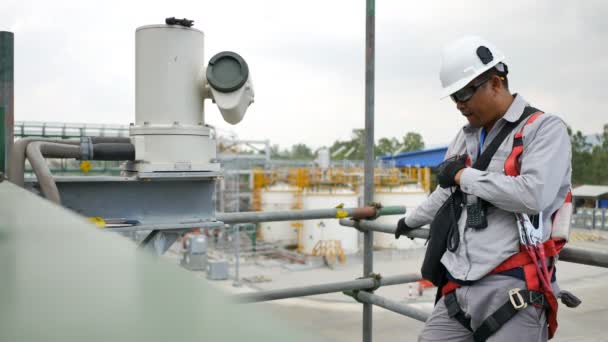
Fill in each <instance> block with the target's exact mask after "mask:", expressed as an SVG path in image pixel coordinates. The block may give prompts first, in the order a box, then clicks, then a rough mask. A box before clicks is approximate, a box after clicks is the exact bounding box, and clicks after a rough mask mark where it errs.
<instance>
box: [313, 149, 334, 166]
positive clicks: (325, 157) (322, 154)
mask: <svg viewBox="0 0 608 342" xmlns="http://www.w3.org/2000/svg"><path fill="white" fill-rule="evenodd" d="M316 162H317V165H319V167H320V168H322V169H328V168H329V165H330V164H331V158H330V155H329V149H328V148H322V149H320V150H319V152H318V153H317V160H316Z"/></svg>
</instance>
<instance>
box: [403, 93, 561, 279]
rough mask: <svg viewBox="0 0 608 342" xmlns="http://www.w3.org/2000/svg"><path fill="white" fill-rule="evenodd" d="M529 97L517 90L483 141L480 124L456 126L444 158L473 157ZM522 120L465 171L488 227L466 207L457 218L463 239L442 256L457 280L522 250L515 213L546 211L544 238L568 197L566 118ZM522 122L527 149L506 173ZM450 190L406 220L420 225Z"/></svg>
mask: <svg viewBox="0 0 608 342" xmlns="http://www.w3.org/2000/svg"><path fill="white" fill-rule="evenodd" d="M527 105H528V103H527V102H526V101H525V100H524V98H523V97H522V96H521V95H516V96H515V99H514V101H513V103H512V104H511V106H510V107H509V109H508V110H507V112H506V113H505V114H504V115H503V117H502V118H501V119H499V120H498V121H497V122H496V123H495V124H494V126H493V127H492V129H491V130H490V132H487V137H486V139H485V141H486V143H485V144H484V146H482V147H481V149H480V147H479V137H480V134H481V129H480V128H474V127H471V126H469V125H467V126H464V127H463V128H462V130H460V131H459V132H458V135H457V136H456V138H455V139H454V140H453V141H452V143H451V144H450V146H449V147H448V151H447V153H446V158H448V157H451V156H453V155H459V154H464V153H467V154H468V155H469V157H470V158H471V162H472V163H475V160H476V159H477V158H478V153H479V151H482V152H483V150H484V147H485V146H487V145H489V143H490V142H491V141H492V140H493V139H494V137H495V136H496V135H497V134H498V132H500V130H501V129H502V127H503V126H504V125H505V124H506V123H507V122H515V121H517V120H518V119H519V117H520V116H521V115H522V114H523V111H524V108H525V107H526V106H527ZM525 121H526V120H523V122H521V123H520V124H519V125H518V127H516V128H515V129H514V130H513V131H512V132H511V134H510V135H509V136H508V137H507V138H506V139H505V140H504V141H503V142H502V144H501V146H500V147H499V148H498V150H497V152H496V153H495V154H494V156H493V158H492V160H491V162H490V165H489V166H488V168H487V170H485V171H480V170H476V169H473V168H470V167H469V168H466V169H464V171H463V172H462V174H461V178H460V189H461V190H462V191H463V192H464V193H467V194H471V195H475V196H477V197H479V198H482V199H484V200H486V201H487V202H489V203H491V204H492V205H493V206H491V207H490V208H488V215H487V219H488V227H487V228H485V229H472V228H467V227H466V217H467V214H466V210H463V212H462V216H461V217H460V220H459V222H458V229H459V232H460V245H459V247H458V249H457V250H456V251H454V252H450V251H446V252H445V254H444V255H443V258H442V259H441V262H442V263H443V264H444V265H445V267H446V268H447V270H448V271H449V272H450V274H451V275H452V276H453V277H454V278H456V279H459V280H478V279H480V278H482V277H483V276H485V275H486V274H488V273H489V272H491V271H492V270H493V269H494V268H495V267H496V266H498V265H499V264H501V263H502V262H503V261H504V260H506V259H507V258H509V257H510V256H511V255H513V254H515V253H517V252H519V232H518V229H517V224H516V221H515V215H514V213H526V214H530V215H533V214H538V213H540V212H542V217H543V227H544V231H543V233H544V239H545V240H546V239H549V237H550V235H551V216H552V214H553V213H554V212H555V211H557V209H559V207H560V206H561V205H562V204H563V203H564V200H565V198H566V195H567V194H568V192H569V191H570V187H571V184H570V177H571V173H572V170H571V147H570V138H569V136H568V132H567V127H566V124H565V123H564V122H563V121H562V120H561V119H560V118H559V117H557V116H555V115H551V114H548V113H545V114H542V115H541V116H540V117H538V118H537V119H536V120H535V121H534V122H532V123H530V124H528V125H525V127H524V124H525ZM522 127H523V146H524V148H523V153H522V155H521V156H520V165H521V170H520V174H519V175H518V176H515V177H513V176H508V175H506V174H505V171H504V165H505V161H506V159H507V157H508V156H509V155H510V154H511V151H512V149H513V139H514V135H515V134H516V133H517V132H519V131H520V130H521V129H522ZM449 195H450V189H442V188H440V187H437V189H436V190H435V191H434V192H433V193H432V194H431V195H430V196H429V197H428V198H427V200H426V201H425V202H423V203H422V204H420V205H419V206H418V207H417V208H416V209H415V210H413V211H411V212H410V213H409V214H408V215H406V224H407V225H408V226H410V227H419V226H422V225H425V224H429V223H430V222H431V221H432V220H433V218H434V216H435V214H436V213H437V210H438V209H439V207H440V206H441V205H442V204H443V203H444V202H445V200H446V199H447V198H448V196H449Z"/></svg>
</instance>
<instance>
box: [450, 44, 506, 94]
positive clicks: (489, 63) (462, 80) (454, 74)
mask: <svg viewBox="0 0 608 342" xmlns="http://www.w3.org/2000/svg"><path fill="white" fill-rule="evenodd" d="M504 59H505V55H504V54H503V53H502V51H500V50H498V48H496V46H494V44H492V43H490V42H488V41H487V40H485V39H483V38H480V37H477V36H466V37H463V38H460V39H458V40H456V41H454V42H452V43H450V44H448V45H446V46H445V47H444V48H443V51H442V52H441V68H440V71H439V78H440V79H441V85H442V86H443V90H442V91H441V98H445V97H447V96H450V95H451V94H453V93H455V92H457V91H458V90H460V89H462V88H463V87H464V86H466V85H467V84H468V83H469V82H471V81H472V80H473V79H475V77H477V76H479V75H481V74H482V73H483V72H485V71H487V70H489V69H491V68H493V67H494V66H496V64H498V63H500V62H502V61H503V60H504Z"/></svg>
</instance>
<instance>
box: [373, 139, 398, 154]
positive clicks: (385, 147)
mask: <svg viewBox="0 0 608 342" xmlns="http://www.w3.org/2000/svg"><path fill="white" fill-rule="evenodd" d="M400 148H401V144H400V143H399V140H397V138H380V140H378V144H377V145H376V155H377V156H386V155H391V154H393V153H395V152H397V150H399V149H400Z"/></svg>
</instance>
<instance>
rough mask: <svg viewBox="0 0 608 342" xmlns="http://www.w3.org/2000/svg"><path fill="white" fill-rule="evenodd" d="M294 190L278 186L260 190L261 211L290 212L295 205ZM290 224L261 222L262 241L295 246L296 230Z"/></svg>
mask: <svg viewBox="0 0 608 342" xmlns="http://www.w3.org/2000/svg"><path fill="white" fill-rule="evenodd" d="M295 196H296V188H294V187H291V186H289V185H287V184H278V185H273V186H271V187H268V188H267V189H263V190H262V211H283V210H292V208H293V204H294V203H295V200H296V199H295ZM292 224H293V223H292V222H286V221H283V222H262V223H261V224H260V227H261V233H262V240H264V241H266V242H272V243H279V244H282V245H291V244H295V243H296V242H297V239H298V235H297V234H298V232H297V228H296V227H294V226H293V225H292Z"/></svg>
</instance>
